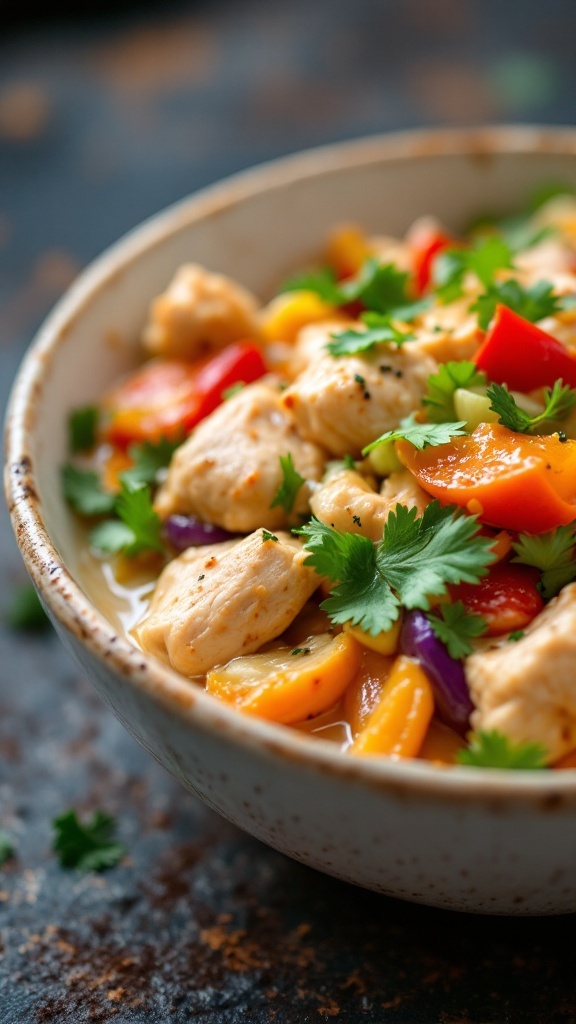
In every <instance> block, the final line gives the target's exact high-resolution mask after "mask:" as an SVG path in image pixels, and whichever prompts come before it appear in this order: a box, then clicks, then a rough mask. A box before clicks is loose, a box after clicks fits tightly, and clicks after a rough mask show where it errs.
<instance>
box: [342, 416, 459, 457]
mask: <svg viewBox="0 0 576 1024" xmlns="http://www.w3.org/2000/svg"><path fill="white" fill-rule="evenodd" d="M465 426H466V423H465V422H464V420H457V421H456V422H454V423H416V422H415V420H414V417H413V416H409V417H408V418H407V419H405V420H403V421H402V423H401V424H400V426H399V427H397V428H396V430H387V431H386V433H385V434H382V435H381V437H378V438H377V439H376V440H375V441H372V443H371V444H368V445H366V447H365V448H363V449H362V454H363V455H368V453H369V452H371V451H373V450H374V448H377V447H378V446H379V445H381V444H384V443H385V442H386V441H400V440H404V441H410V444H413V445H414V447H415V448H418V449H419V451H422V449H423V448H428V447H435V446H436V445H439V444H448V442H449V441H451V440H452V438H453V437H462V436H464V435H465V434H466V433H467V431H466V430H465V429H464V428H465Z"/></svg>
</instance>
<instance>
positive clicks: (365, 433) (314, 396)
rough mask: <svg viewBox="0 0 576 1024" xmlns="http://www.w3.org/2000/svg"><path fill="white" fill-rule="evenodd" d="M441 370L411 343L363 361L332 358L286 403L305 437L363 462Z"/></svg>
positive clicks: (309, 372) (300, 381)
mask: <svg viewBox="0 0 576 1024" xmlns="http://www.w3.org/2000/svg"><path fill="white" fill-rule="evenodd" d="M360 329H361V328H360ZM435 369H436V362H435V361H434V360H433V359H431V358H430V356H428V355H425V354H422V353H421V352H415V351H412V349H411V343H410V342H408V343H406V344H405V345H403V346H402V348H399V349H398V348H392V347H391V346H383V345H381V346H378V349H377V350H375V351H374V350H373V351H371V352H367V353H365V354H363V355H357V356H338V357H335V356H331V355H330V354H329V353H326V354H323V355H320V356H318V357H317V358H315V359H313V360H312V361H311V362H310V364H309V366H308V367H307V368H306V369H305V370H303V372H302V373H301V374H300V375H299V376H298V377H297V378H296V380H295V381H293V383H292V384H291V385H290V387H289V388H287V390H286V391H285V392H284V394H283V396H282V401H283V404H284V406H285V408H286V409H291V410H292V412H293V413H294V416H295V418H296V422H297V424H298V427H299V429H300V431H301V433H302V435H303V436H304V437H307V438H309V439H310V440H312V441H316V442H317V443H318V444H322V445H324V447H326V448H328V450H329V451H330V452H331V453H332V454H333V455H336V456H342V455H346V454H347V453H350V454H351V455H354V456H358V455H359V454H360V452H361V450H362V448H363V447H364V446H365V445H367V444H369V443H370V442H371V441H374V440H375V438H377V437H379V435H380V434H383V433H384V432H385V431H386V430H391V429H392V428H393V427H396V426H397V425H398V423H399V422H400V420H401V419H403V418H404V417H405V416H408V415H409V414H410V413H411V412H412V411H413V410H414V409H415V408H416V407H417V406H418V405H419V403H420V399H421V398H422V395H423V394H424V392H425V391H426V382H427V380H428V377H429V375H430V374H431V373H433V372H434V371H435Z"/></svg>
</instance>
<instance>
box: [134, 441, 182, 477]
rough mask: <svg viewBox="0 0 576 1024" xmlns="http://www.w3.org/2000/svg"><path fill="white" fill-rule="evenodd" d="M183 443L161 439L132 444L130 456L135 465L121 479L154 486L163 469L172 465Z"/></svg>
mask: <svg viewBox="0 0 576 1024" xmlns="http://www.w3.org/2000/svg"><path fill="white" fill-rule="evenodd" d="M181 444H182V441H181V440H180V441H170V440H169V439H168V438H167V437H161V438H160V440H159V441H157V442H154V441H144V442H143V443H142V444H132V445H130V447H129V449H128V455H129V456H130V458H131V459H132V461H133V463H134V465H133V466H131V467H130V469H126V470H124V472H123V473H121V474H120V479H121V480H125V481H126V482H128V483H132V484H154V483H155V482H156V477H157V475H158V473H159V471H160V470H161V469H165V468H166V466H168V465H169V464H170V460H171V458H172V456H173V454H174V452H175V451H176V449H177V448H179V447H180V445H181Z"/></svg>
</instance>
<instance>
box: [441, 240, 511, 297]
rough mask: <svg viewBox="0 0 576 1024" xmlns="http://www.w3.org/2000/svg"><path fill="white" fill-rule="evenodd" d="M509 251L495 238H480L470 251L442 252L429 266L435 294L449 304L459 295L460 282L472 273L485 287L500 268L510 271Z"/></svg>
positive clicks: (461, 285) (460, 290)
mask: <svg viewBox="0 0 576 1024" xmlns="http://www.w3.org/2000/svg"><path fill="white" fill-rule="evenodd" d="M512 266H513V263H512V252H511V250H510V248H509V246H508V245H506V242H505V241H504V240H503V239H502V238H499V237H498V236H497V235H491V236H490V237H488V238H481V239H479V240H478V241H476V242H475V243H474V245H473V246H472V248H470V249H464V248H461V249H446V250H445V251H444V252H440V253H439V254H438V256H437V257H436V259H435V260H434V264H433V279H434V288H435V291H436V294H437V296H438V298H439V299H440V301H441V302H444V303H448V302H453V301H454V300H455V299H458V298H460V296H461V295H462V294H463V279H464V276H465V274H466V273H469V272H472V273H474V274H475V275H476V277H477V278H478V280H479V281H480V282H481V283H482V284H483V285H484V287H485V288H488V287H489V286H490V285H491V284H492V282H493V279H494V274H495V273H496V271H497V270H500V269H510V268H512Z"/></svg>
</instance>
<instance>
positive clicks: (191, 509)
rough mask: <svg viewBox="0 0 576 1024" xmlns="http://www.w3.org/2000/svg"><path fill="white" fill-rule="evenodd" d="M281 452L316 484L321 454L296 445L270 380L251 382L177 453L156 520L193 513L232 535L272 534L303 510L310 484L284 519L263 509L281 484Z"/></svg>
mask: <svg viewBox="0 0 576 1024" xmlns="http://www.w3.org/2000/svg"><path fill="white" fill-rule="evenodd" d="M288 454H290V455H291V456H292V462H293V464H294V468H295V469H296V471H297V472H298V473H299V474H300V476H302V477H303V478H304V480H305V481H317V480H320V478H321V476H322V473H323V471H324V463H325V460H326V452H325V451H324V450H323V449H322V448H320V447H319V445H317V444H314V443H311V442H308V441H304V440H302V438H301V437H300V435H299V434H298V431H297V429H296V425H295V423H294V419H293V417H292V415H291V413H290V412H289V410H287V409H285V408H284V406H283V405H282V404H281V393H280V391H279V390H278V387H277V385H276V383H275V382H274V381H272V380H270V379H267V380H265V381H257V382H256V383H254V384H250V385H249V386H248V387H245V388H242V390H241V391H239V392H238V393H237V394H236V395H234V396H233V397H232V398H230V399H229V400H228V401H227V402H224V404H223V405H221V406H219V407H218V409H215V411H214V412H213V413H211V415H210V416H207V417H206V419H205V420H203V421H202V422H201V423H200V424H199V425H198V426H197V427H196V429H195V430H194V432H193V433H192V434H191V436H190V437H189V438H188V440H187V441H185V443H184V444H183V445H181V446H180V448H178V449H177V450H176V452H175V453H174V456H173V458H172V462H171V464H170V468H169V470H168V476H167V478H166V481H165V483H164V484H163V485H162V487H161V488H160V490H159V491H158V494H157V497H156V510H157V512H158V513H159V515H160V516H161V517H163V518H164V517H165V516H168V515H171V514H172V513H174V512H177V513H182V514H192V515H195V516H197V517H198V518H199V519H202V520H205V521H206V522H210V523H214V524H215V525H216V526H221V527H223V528H224V529H225V530H231V531H232V532H234V533H249V532H250V531H251V530H255V529H256V528H257V527H259V526H264V527H266V528H267V529H269V530H276V529H278V528H280V527H282V526H285V525H287V523H288V521H289V520H290V521H291V520H292V519H294V520H296V521H297V518H298V515H299V514H300V513H303V514H305V513H306V512H307V511H308V501H309V496H310V489H311V488H310V483H305V484H304V485H303V486H302V487H301V488H300V490H299V491H298V492H297V495H296V500H295V503H294V508H293V511H292V514H291V516H289V515H288V514H287V513H286V512H285V510H284V509H283V508H282V507H281V506H280V505H275V506H274V508H270V505H271V503H272V502H273V500H274V498H275V496H276V493H277V491H278V488H279V486H280V484H281V483H282V469H281V465H280V456H281V455H282V456H285V455H288Z"/></svg>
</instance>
